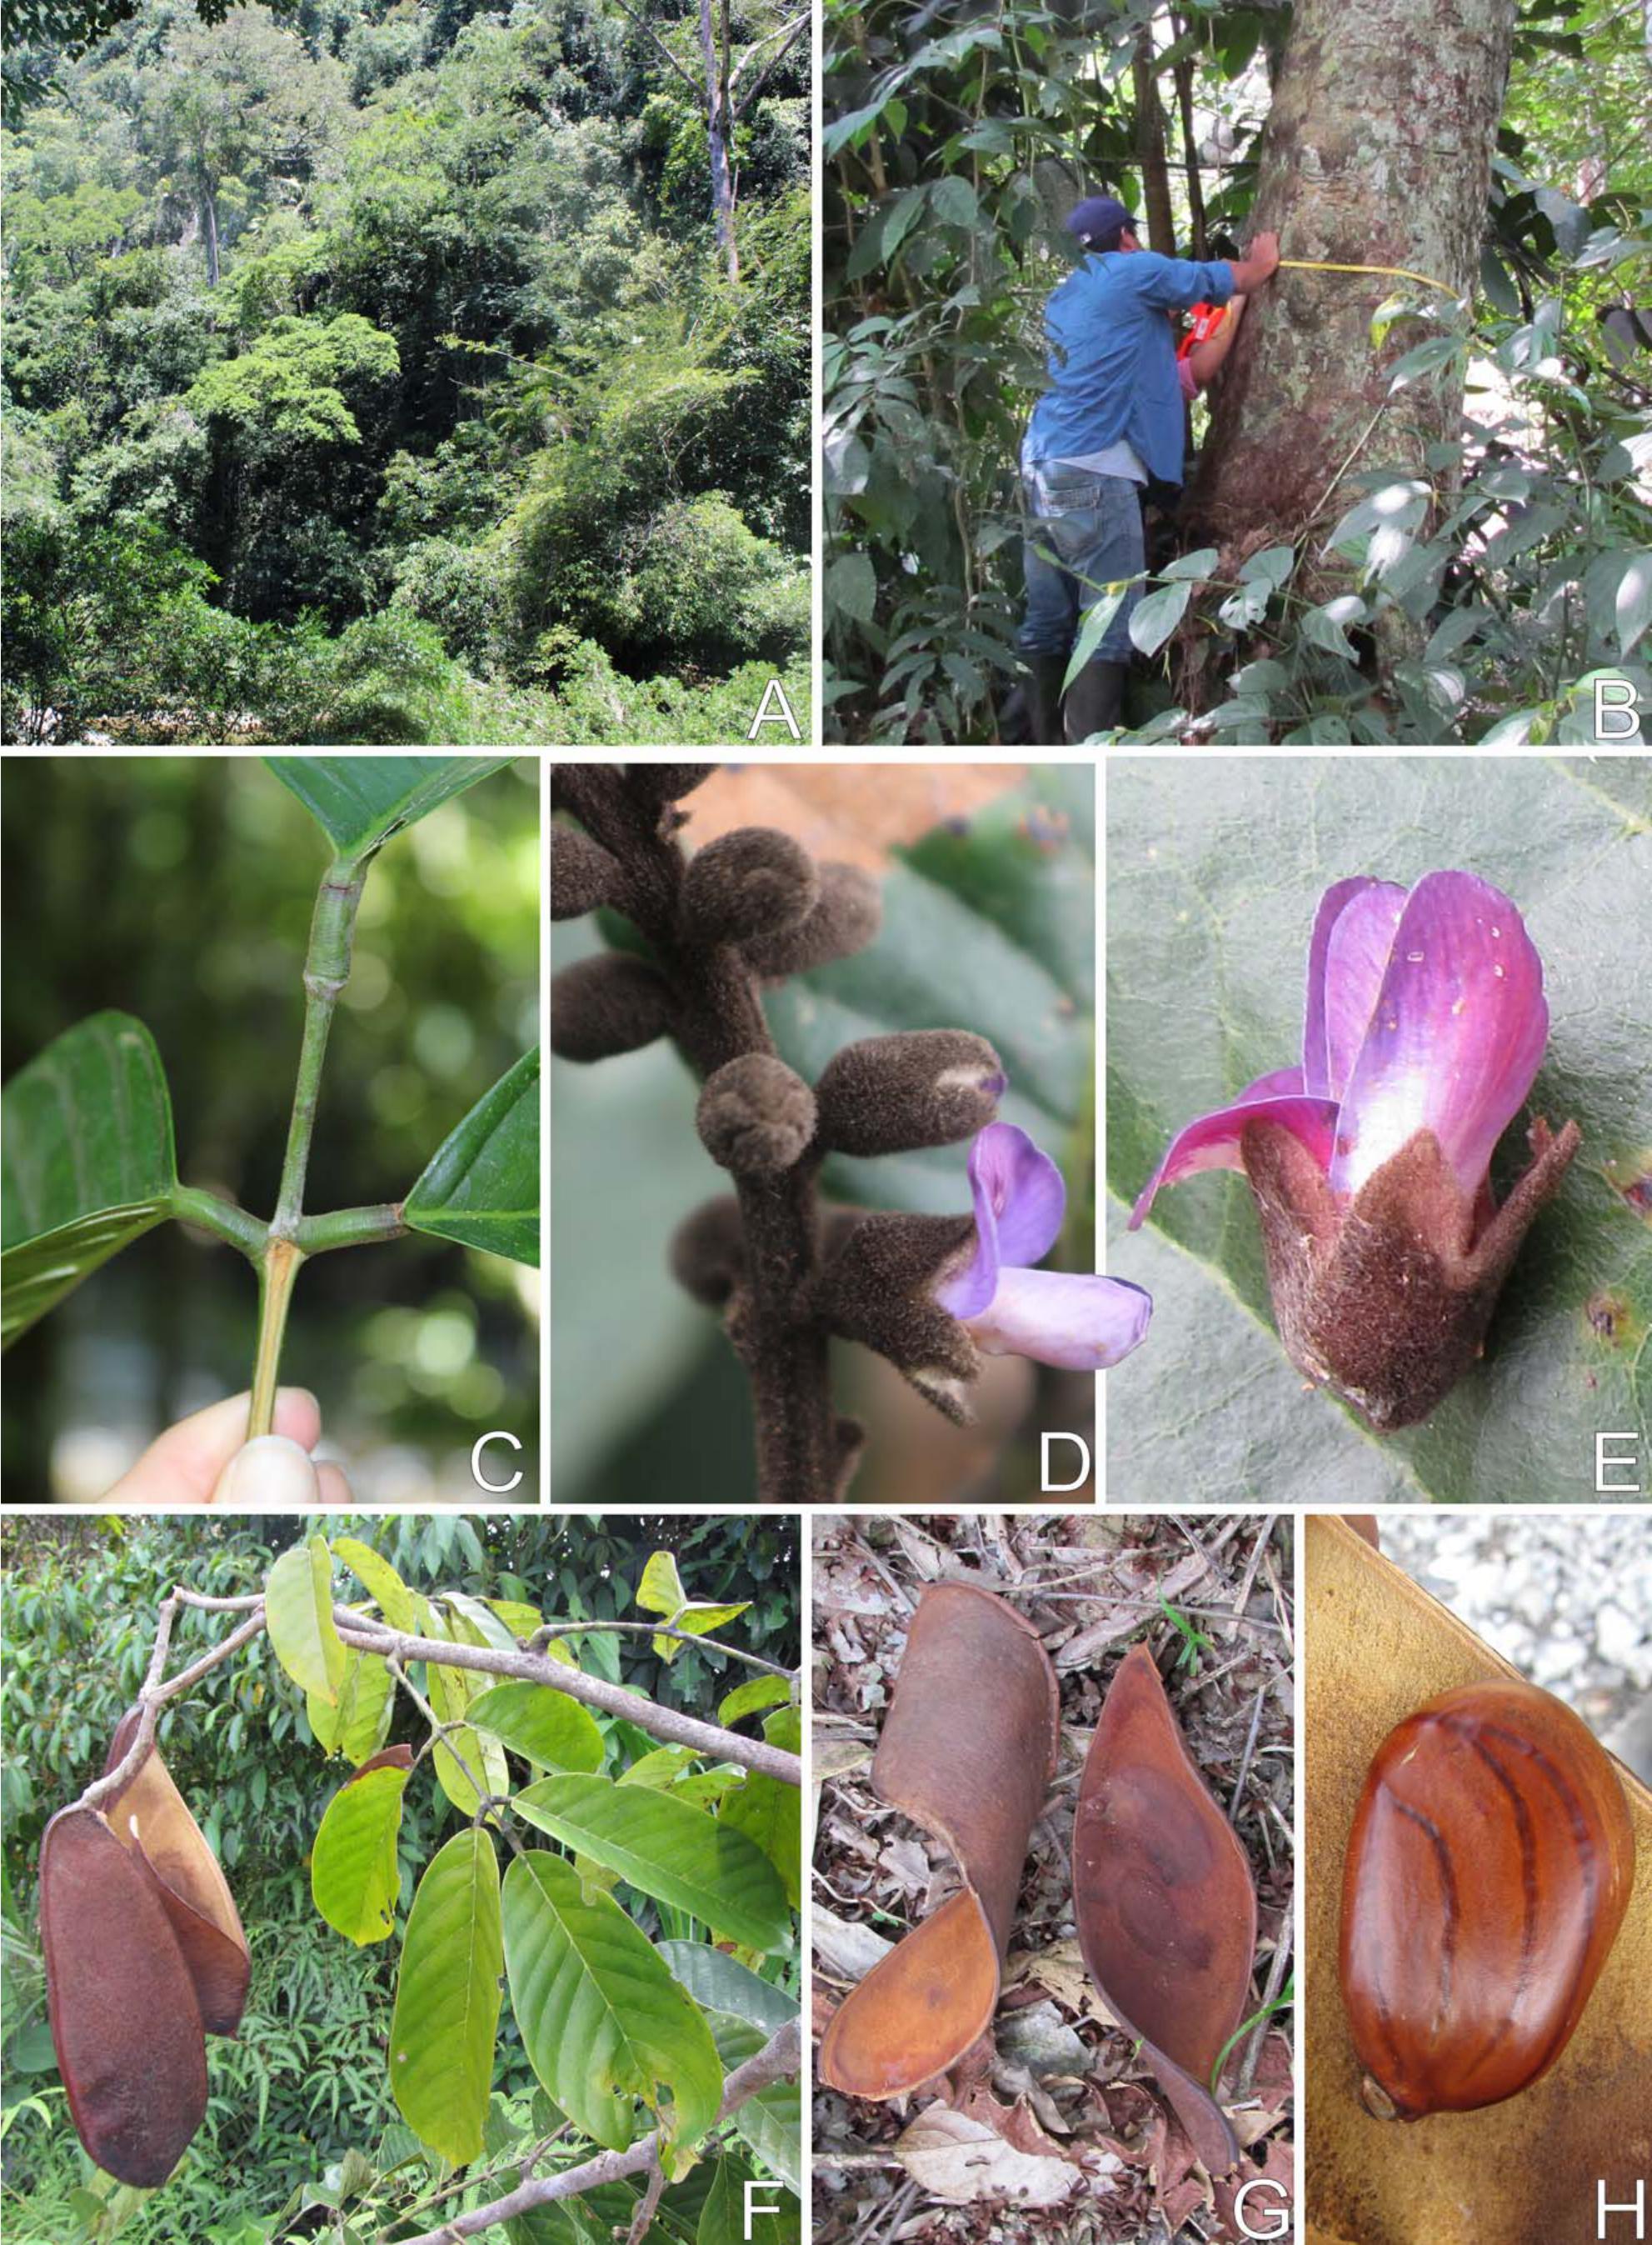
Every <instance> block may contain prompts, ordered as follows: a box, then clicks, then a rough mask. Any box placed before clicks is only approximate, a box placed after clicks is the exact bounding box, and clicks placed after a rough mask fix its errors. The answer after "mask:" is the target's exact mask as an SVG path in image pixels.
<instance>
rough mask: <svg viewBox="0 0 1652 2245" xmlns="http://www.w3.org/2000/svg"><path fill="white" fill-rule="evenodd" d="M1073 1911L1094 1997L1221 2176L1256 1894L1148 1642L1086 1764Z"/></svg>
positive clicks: (1229, 2139) (1120, 1681)
mask: <svg viewBox="0 0 1652 2245" xmlns="http://www.w3.org/2000/svg"><path fill="white" fill-rule="evenodd" d="M1073 1916H1074V1918H1075V1920H1076V1922H1077V1924H1078V1930H1079V1944H1080V1948H1081V1949H1082V1950H1083V1952H1084V1961H1085V1964H1086V1965H1087V1967H1088V1969H1089V1973H1090V1977H1091V1978H1092V1979H1093V1981H1094V1982H1095V1984H1096V1986H1097V1988H1098V1989H1099V1990H1100V1993H1101V1998H1102V2001H1103V2002H1104V2003H1105V2004H1107V2009H1108V2010H1109V2011H1111V2012H1112V2014H1113V2016H1114V2018H1115V2019H1116V2020H1117V2021H1118V2023H1119V2025H1120V2026H1121V2028H1122V2030H1123V2031H1124V2032H1125V2033H1126V2034H1127V2035H1133V2036H1135V2037H1136V2038H1139V2040H1140V2042H1141V2051H1142V2055H1143V2057H1144V2058H1146V2059H1147V2062H1148V2065H1150V2066H1151V2067H1152V2069H1153V2071H1154V2074H1155V2076H1156V2077H1157V2079H1158V2081H1159V2084H1160V2086H1161V2088H1162V2089H1163V2091H1164V2093H1165V2095H1166V2096H1167V2097H1168V2099H1169V2100H1170V2104H1171V2106H1172V2107H1173V2108H1174V2110H1175V2115H1176V2118H1177V2119H1178V2120H1180V2121H1181V2126H1182V2127H1183V2128H1184V2129H1185V2130H1186V2131H1187V2133H1188V2140H1189V2141H1190V2142H1191V2143H1192V2145H1193V2148H1194V2150H1195V2152H1196V2153H1198V2155H1199V2157H1200V2159H1201V2160H1202V2161H1203V2162H1204V2165H1205V2167H1206V2169H1207V2171H1208V2172H1209V2174H1213V2175H1219V2174H1226V2173H1227V2172H1228V2170H1229V2168H1230V2167H1233V2166H1234V2164H1235V2163H1236V2160H1238V2157H1239V2144H1238V2140H1237V2139H1236V2136H1235V2134H1234V2133H1233V2129H1232V2127H1231V2126H1229V2120H1228V2117H1227V2115H1226V2113H1223V2111H1222V2107H1221V2106H1220V2105H1219V2104H1218V2103H1217V2102H1216V2099H1215V2097H1214V2096H1213V2095H1212V2093H1211V2091H1210V2089H1209V2086H1208V2084H1209V2079H1210V2075H1211V2072H1212V2071H1213V2069H1214V2068H1215V2064H1216V2060H1217V2058H1219V2057H1220V2056H1221V2054H1222V2050H1223V2048H1224V2046H1225V2045H1227V2043H1228V2042H1229V2038H1231V2037H1232V2035H1233V2034H1234V2032H1235V2031H1236V2029H1237V2028H1238V2026H1239V2025H1240V2022H1241V2020H1242V2018H1243V2017H1244V2007H1245V1998H1246V1996H1247V1994H1248V1993H1249V1987H1250V1968H1251V1963H1252V1960H1253V1958H1254V1957H1255V1954H1256V1886H1255V1883H1254V1882H1253V1880H1252V1878H1251V1875H1250V1861H1249V1856H1248V1855H1246V1854H1245V1851H1244V1849H1243V1848H1242V1846H1241V1845H1240V1843H1239V1841H1238V1838H1237V1836H1236V1834H1235V1832H1234V1829H1233V1827H1232V1826H1231V1825H1230V1824H1229V1821H1228V1820H1227V1818H1226V1817H1225V1816H1224V1815H1223V1814H1222V1811H1221V1809H1220V1808H1218V1807H1217V1806H1216V1804H1215V1801H1213V1800H1212V1798H1211V1796H1210V1794H1209V1790H1208V1788H1207V1787H1206V1785H1205V1782H1204V1780H1203V1778H1202V1776H1201V1775H1200V1774H1199V1771H1198V1768H1197V1767H1196V1765H1195V1762H1194V1760H1193V1757H1192V1756H1191V1755H1190V1754H1189V1753H1188V1748H1187V1743H1186V1741H1185V1740H1184V1739H1183V1738H1182V1735H1181V1730H1180V1728H1179V1727H1178V1726H1177V1723H1176V1719H1175V1715H1174V1714H1173V1713H1172V1712H1171V1708H1170V1702H1169V1700H1168V1699H1167V1698H1166V1696H1165V1689H1164V1685H1163V1684H1162V1683H1161V1681H1160V1679H1159V1672H1158V1669H1157V1668H1156V1667H1155V1666H1154V1661H1153V1656H1152V1654H1151V1653H1150V1652H1148V1649H1147V1647H1146V1646H1145V1645H1134V1646H1132V1648H1131V1650H1130V1651H1129V1652H1127V1654H1126V1655H1125V1657H1124V1659H1123V1660H1122V1662H1121V1664H1120V1666H1119V1670H1118V1672H1117V1674H1116V1675H1115V1676H1114V1679H1113V1681H1112V1684H1111V1685H1109V1686H1108V1689H1107V1699H1105V1701H1104V1702H1103V1704H1102V1708H1101V1717H1100V1721H1099V1722H1098V1724H1097V1726H1096V1732H1095V1736H1094V1738H1093V1740H1092V1741H1091V1744H1090V1751H1089V1753H1088V1755H1087V1758H1086V1760H1085V1765H1084V1779H1083V1782H1082V1784H1081V1785H1080V1789H1079V1805H1078V1811H1077V1814H1076V1815H1075V1817H1074V1819H1073Z"/></svg>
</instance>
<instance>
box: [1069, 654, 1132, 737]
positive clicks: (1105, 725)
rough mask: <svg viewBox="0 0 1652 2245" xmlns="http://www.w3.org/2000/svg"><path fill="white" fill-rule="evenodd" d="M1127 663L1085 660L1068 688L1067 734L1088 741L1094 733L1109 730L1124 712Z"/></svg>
mask: <svg viewBox="0 0 1652 2245" xmlns="http://www.w3.org/2000/svg"><path fill="white" fill-rule="evenodd" d="M1128 670H1129V665H1128V664H1127V663H1124V662H1087V663H1086V664H1085V666H1084V668H1083V669H1082V670H1081V671H1080V673H1079V675H1078V676H1077V677H1076V678H1075V679H1074V680H1073V683H1072V685H1071V686H1070V687H1069V688H1068V689H1067V698H1066V710H1065V713H1064V714H1065V716H1066V737H1067V739H1068V740H1069V741H1070V742H1077V741H1087V740H1088V739H1090V737H1091V736H1092V735H1093V734H1095V733H1110V732H1112V731H1113V729H1114V727H1115V726H1116V725H1117V724H1118V723H1119V722H1120V719H1121V717H1122V716H1123V715H1124V682H1125V678H1126V675H1127V672H1128Z"/></svg>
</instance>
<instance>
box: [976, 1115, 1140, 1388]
mask: <svg viewBox="0 0 1652 2245" xmlns="http://www.w3.org/2000/svg"><path fill="white" fill-rule="evenodd" d="M969 1167H970V1190H971V1192H972V1195H973V1197H974V1201H975V1239H974V1244H973V1247H972V1251H971V1253H970V1258H969V1261H968V1262H967V1263H965V1265H963V1267H962V1268H961V1269H958V1270H956V1271H954V1272H951V1274H950V1275H949V1276H947V1277H945V1278H942V1279H941V1281H940V1282H939V1283H938V1285H937V1286H936V1288H935V1290H934V1291H935V1299H936V1300H937V1301H938V1303H939V1304H940V1306H941V1307H942V1308H943V1309H944V1310H945V1311H947V1312H950V1314H951V1316H953V1317H955V1318H957V1319H959V1320H960V1321H961V1323H962V1324H963V1325H964V1326H965V1328H966V1329H967V1331H968V1332H969V1333H970V1336H971V1338H972V1340H974V1342H975V1344H976V1346H977V1347H978V1348H980V1349H983V1350H985V1353H986V1354H987V1355H989V1356H1028V1357H1031V1358H1032V1360H1033V1361H1034V1362H1035V1363H1037V1364H1054V1365H1060V1366H1061V1367H1063V1368H1064V1369H1066V1370H1067V1371H1071V1372H1100V1371H1103V1370H1105V1369H1106V1367H1107V1366H1108V1365H1112V1364H1117V1363H1118V1362H1119V1360H1120V1359H1121V1357H1126V1356H1128V1355H1129V1353H1130V1352H1131V1350H1132V1349H1133V1348H1136V1347H1138V1346H1140V1345H1141V1342H1142V1340H1145V1338H1146V1336H1147V1330H1148V1320H1149V1319H1151V1317H1152V1315H1153V1297H1152V1296H1151V1295H1150V1294H1148V1293H1145V1292H1143V1291H1142V1289H1141V1287H1140V1286H1132V1285H1127V1283H1126V1282H1125V1281H1124V1280H1123V1279H1121V1278H1101V1277H1100V1276H1096V1275H1092V1274H1090V1273H1087V1272H1067V1271H1037V1270H1034V1269H1033V1267H1032V1266H1033V1265H1034V1264H1036V1263H1038V1262H1039V1261H1041V1260H1042V1259H1043V1258H1044V1257H1045V1256H1046V1255H1047V1254H1048V1253H1049V1251H1050V1250H1051V1248H1052V1247H1053V1246H1054V1245H1055V1242H1056V1239H1057V1238H1058V1237H1059V1235H1060V1230H1061V1218H1062V1215H1063V1212H1064V1211H1065V1209H1066V1185H1065V1184H1063V1183H1062V1181H1061V1172H1060V1170H1059V1169H1057V1167H1056V1165H1055V1163H1053V1161H1052V1160H1051V1159H1050V1157H1049V1156H1048V1155H1047V1154H1045V1153H1041V1152H1040V1151H1039V1148H1038V1147H1037V1146H1036V1145H1035V1144H1034V1143H1033V1142H1032V1139H1031V1138H1029V1137H1028V1136H1027V1134H1026V1131H1025V1130H1019V1129H1017V1128H1016V1126H1015V1125H1014V1123H988V1124H987V1126H986V1128H985V1129H984V1130H982V1131H980V1132H978V1134H977V1136H976V1138H975V1140H974V1143H972V1146H971V1148H970V1163H969Z"/></svg>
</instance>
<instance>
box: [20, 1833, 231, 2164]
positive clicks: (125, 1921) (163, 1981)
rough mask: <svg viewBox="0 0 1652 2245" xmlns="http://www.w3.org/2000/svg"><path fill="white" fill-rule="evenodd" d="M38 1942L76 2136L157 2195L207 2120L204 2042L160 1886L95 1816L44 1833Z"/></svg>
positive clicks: (94, 2154) (97, 2155) (197, 2009)
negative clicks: (155, 2190) (43, 1956)
mask: <svg viewBox="0 0 1652 2245" xmlns="http://www.w3.org/2000/svg"><path fill="white" fill-rule="evenodd" d="M40 1939H41V1946H42V1948H43V1950H44V1955H45V1966H46V2004H47V2011H48V2015H49V2018H50V2020H51V2039H52V2045H53V2047H54V2048H55V2050H56V2052H57V2053H58V2071H59V2072H60V2073H61V2074H62V2076H63V2081H64V2089H65V2090H66V2091H67V2092H68V2097H69V2111H70V2114H71V2118H72V2120H73V2121H74V2124H75V2130H76V2133H78V2136H79V2138H80V2140H81V2142H82V2143H83V2144H84V2145H85V2147H86V2150H87V2152H88V2153H89V2154H90V2155H91V2158H92V2159H93V2160H95V2161H96V2162H97V2164H98V2166H99V2167H102V2168H103V2169H104V2171H105V2173H106V2174H112V2175H113V2176H114V2177H115V2179H116V2181H118V2182H125V2183H132V2184H133V2185H135V2186H137V2187H139V2188H140V2189H146V2190H152V2189H154V2188H156V2187H158V2186H159V2184H161V2183H163V2182H165V2181H166V2178H167V2176H168V2175H169V2174H171V2173H172V2171H173V2167H176V2165H177V2164H178V2161H179V2159H180V2158H181V2156H182V2154H183V2153H184V2150H185V2148H186V2146H187V2145H188V2143H189V2140H190V2138H191V2137H192V2136H193V2134H194V2133H195V2131H196V2129H197V2128H198V2127H199V2126H200V2123H201V2120H202V2118H203V2116H204V2115H205V2113H206V2110H207V2044H206V2037H205V2034H204V2032H203V2030H202V2027H201V2018H200V2006H199V2004H197V2002H196V1999H195V1988H194V1983H193V1980H192V1978H191V1976H190V1972H189V1970H188V1967H187V1966H186V1964H185V1961H184V1955H183V1951H182V1950H181V1949H180V1948H179V1943H178V1941H177V1939H176V1937H175V1936H174V1934H173V1923H172V1920H171V1918H170V1916H168V1913H167V1909H166V1902H165V1900H164V1889H162V1886H161V1882H159V1879H158V1878H157V1877H156V1876H155V1875H154V1874H153V1872H152V1871H151V1870H150V1869H149V1868H148V1866H147V1865H146V1863H145V1862H144V1861H143V1860H142V1858H141V1857H140V1856H139V1855H137V1854H135V1853H132V1852H131V1851H129V1850H128V1849H127V1848H125V1847H123V1846H122V1844H121V1842H120V1841H119V1840H118V1838H117V1836H116V1835H115V1834H114V1832H113V1831H112V1830H111V1828H110V1827H109V1824H108V1823H107V1821H105V1818H104V1817H103V1816H101V1815H100V1814H98V1811H97V1810H96V1809H95V1808H78V1807H77V1808H64V1809H60V1810H59V1811H58V1814H57V1815H55V1816H54V1817H53V1818H52V1820H51V1822H50V1823H49V1824H48V1825H47V1827H46V1832H45V1837H44V1840H43V1841H42V1842H41V1848H40Z"/></svg>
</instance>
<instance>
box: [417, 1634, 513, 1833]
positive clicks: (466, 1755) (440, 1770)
mask: <svg viewBox="0 0 1652 2245" xmlns="http://www.w3.org/2000/svg"><path fill="white" fill-rule="evenodd" d="M417 1611H418V1614H419V1618H420V1623H421V1632H420V1633H421V1634H422V1635H423V1636H425V1637H433V1638H443V1639H445V1640H446V1641H447V1642H449V1643H450V1644H455V1645H475V1644H477V1643H478V1642H480V1641H482V1640H481V1632H480V1631H477V1629H476V1628H474V1627H473V1626H472V1625H471V1624H468V1623H467V1622H466V1621H465V1619H464V1617H463V1615H459V1614H455V1615H453V1616H451V1617H449V1616H446V1615H443V1614H439V1613H437V1611H436V1610H435V1609H434V1608H433V1607H432V1606H431V1605H430V1602H429V1600H428V1599H425V1598H421V1599H419V1601H418V1605H417ZM425 1682H426V1684H427V1685H428V1687H429V1691H430V1705H431V1706H432V1707H433V1708H434V1709H435V1711H436V1714H437V1719H438V1720H439V1721H441V1722H443V1723H452V1724H457V1725H461V1726H464V1727H461V1728H458V1729H456V1730H454V1731H453V1732H452V1733H451V1735H450V1737H448V1738H445V1739H442V1740H438V1741H437V1746H436V1750H435V1753H433V1754H432V1755H431V1757H430V1758H431V1760H432V1761H433V1762H434V1763H435V1765H436V1781H437V1784H438V1785H439V1786H440V1787H441V1788H442V1790H443V1793H445V1794H446V1795H447V1797H448V1799H449V1800H450V1801H451V1802H452V1803H453V1806H454V1807H455V1808H457V1810H458V1812H459V1814H460V1815H461V1816H474V1815H475V1814H476V1812H477V1808H479V1807H480V1805H481V1799H480V1795H479V1794H477V1789H476V1787H475V1785H474V1784H473V1783H472V1782H471V1778H472V1776H475V1777H477V1778H479V1779H480V1780H481V1781H482V1784H483V1785H484V1787H485V1788H486V1790H487V1791H488V1792H489V1793H490V1794H493V1795H495V1796H496V1797H497V1798H498V1799H500V1800H503V1799H504V1795H505V1794H506V1793H507V1792H508V1791H509V1789H510V1784H511V1774H510V1770H509V1767H508V1766H507V1764H506V1762H505V1759H504V1748H503V1747H502V1746H498V1745H497V1744H496V1743H495V1742H494V1740H492V1739H491V1738H484V1737H483V1736H482V1734H481V1733H480V1732H478V1731H473V1730H471V1728H470V1727H469V1719H470V1710H471V1702H472V1700H475V1699H481V1698H482V1697H483V1695H484V1693H485V1692H487V1691H488V1690H489V1689H490V1686H489V1684H488V1679H487V1678H486V1677H485V1676H484V1674H483V1673H482V1672H480V1670H478V1669H475V1668H450V1667H448V1666H446V1665H443V1664H439V1663H437V1662H436V1661H430V1662H427V1664H426V1667H425Z"/></svg>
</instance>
